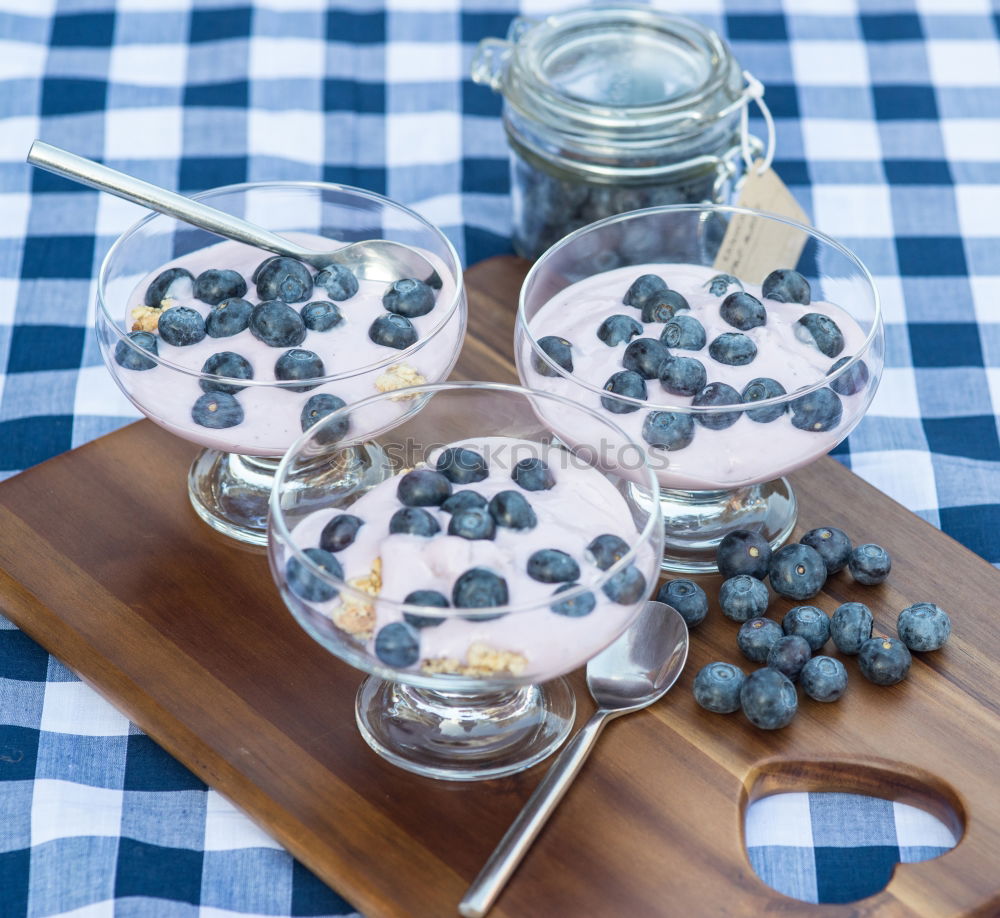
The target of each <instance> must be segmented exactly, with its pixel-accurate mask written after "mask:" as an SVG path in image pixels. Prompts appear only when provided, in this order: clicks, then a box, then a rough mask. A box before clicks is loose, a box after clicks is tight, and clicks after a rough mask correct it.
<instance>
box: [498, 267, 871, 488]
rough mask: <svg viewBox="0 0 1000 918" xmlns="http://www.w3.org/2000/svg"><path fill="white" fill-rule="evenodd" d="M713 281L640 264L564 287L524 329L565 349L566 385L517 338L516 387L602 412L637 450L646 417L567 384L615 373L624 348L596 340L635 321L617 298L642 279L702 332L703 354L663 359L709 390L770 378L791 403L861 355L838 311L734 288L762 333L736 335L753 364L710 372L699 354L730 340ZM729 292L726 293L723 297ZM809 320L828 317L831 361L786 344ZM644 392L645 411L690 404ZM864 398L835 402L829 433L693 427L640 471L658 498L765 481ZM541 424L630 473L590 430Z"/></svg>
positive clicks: (782, 424)
mask: <svg viewBox="0 0 1000 918" xmlns="http://www.w3.org/2000/svg"><path fill="white" fill-rule="evenodd" d="M718 273H719V272H718V271H716V270H714V269H712V268H709V267H704V266H702V265H690V264H648V265H638V266H633V267H627V268H616V269H615V270H612V271H606V272H604V273H601V274H596V275H593V276H592V277H588V278H586V279H584V280H582V281H578V282H577V283H575V284H572V285H571V286H569V287H567V288H566V289H564V290H562V291H560V292H559V293H558V294H557V295H556V296H554V297H553V298H552V299H551V300H550V301H549V302H548V303H546V304H545V305H544V306H542V308H541V309H539V311H538V312H537V313H536V314H535V315H534V316H533V317H532V319H531V320H530V323H529V325H530V331H531V334H532V335H533V336H534V338H535V340H536V341H537V340H538V339H540V338H542V337H544V336H546V335H558V336H560V337H563V338H566V339H567V340H569V341H570V342H571V343H572V345H573V352H572V354H573V374H572V375H571V376H570V377H569V378H567V377H563V376H544V375H542V374H541V373H539V372H538V371H537V370H536V369H535V367H534V365H533V360H532V357H531V345H530V343H529V342H528V341H527V339H526V338H522V340H521V341H520V342H519V345H518V351H519V353H518V355H517V356H518V368H519V372H520V375H521V379H522V382H523V384H524V385H526V386H528V387H530V388H533V389H540V390H542V391H546V392H554V393H556V394H558V395H562V396H564V397H567V398H572V399H574V400H576V401H578V402H579V403H580V404H582V405H584V406H586V407H588V408H592V409H595V410H597V411H600V412H604V413H605V414H606V415H607V417H608V418H609V419H610V420H612V421H613V422H614V423H616V424H617V425H619V426H620V427H621V428H622V429H623V430H624V431H625V433H626V434H628V436H629V437H630V438H631V439H632V440H633V441H635V442H636V443H639V444H642V445H643V446H646V441H645V440H644V438H643V435H642V427H643V422H644V421H645V419H646V416H647V415H648V414H649V410H648V409H645V408H640V409H639V410H638V411H633V412H631V413H627V414H612V413H611V412H609V411H607V409H606V408H603V407H602V405H601V398H600V395H598V394H597V393H595V392H592V391H590V390H589V389H586V388H585V387H583V386H581V385H579V383H578V382H576V380H584V381H586V382H588V383H590V384H591V385H594V386H597V387H602V386H603V385H604V384H605V382H607V380H608V378H609V377H611V376H612V374H614V373H616V372H619V371H620V370H622V369H623V366H622V357H623V355H624V353H625V348H626V344H625V343H622V344H619V345H616V346H614V347H609V346H608V345H607V344H605V343H604V342H603V341H601V340H600V339H599V338H598V337H597V329H598V328H599V326H600V325H601V323H602V322H603V321H604V320H605V319H606V318H607V317H608V316H610V315H614V314H616V313H620V314H624V315H628V316H631V317H633V318H635V319H637V320H639V321H641V318H640V312H639V310H638V309H635V308H633V307H631V306H626V305H624V304H623V303H622V297H623V296H624V295H625V292H626V291H627V290H628V288H629V285H630V284H631V283H632V282H633V281H634V280H635V279H636V278H637V277H639V276H640V275H642V274H657V275H659V276H661V277H662V278H663V279H664V280H665V281H666V282H667V284H668V286H669V287H670V288H671V289H672V290H676V291H678V292H679V293H681V294H683V296H684V297H685V299H686V300H687V301H688V303H689V304H690V306H691V309H690V311H686V310H685V311H683V312H682V313H679V314H681V315H690V316H693V317H694V318H696V319H698V321H700V322H701V323H702V325H704V327H705V333H706V346H705V347H704V348H702V349H701V350H700V351H691V350H683V349H680V348H676V349H671V350H670V353H671V354H675V355H678V356H684V357H694V358H696V359H697V360H700V361H701V362H702V363H703V364H704V366H705V369H706V371H707V374H708V381H709V382H710V383H711V382H723V383H728V384H729V385H730V386H732V387H733V388H734V389H736V390H737V391H738V392H740V391H742V390H743V387H744V386H745V385H746V384H747V383H748V382H750V381H751V380H752V379H756V378H758V377H771V378H773V379H776V380H778V382H780V383H781V384H782V385H783V386H784V387H785V390H786V391H787V392H789V393H792V392H794V391H795V390H796V389H799V388H801V387H803V386H808V385H812V384H814V383H816V382H817V381H818V380H820V379H821V378H822V377H823V376H824V375H825V374H826V372H827V371H828V370H829V369H830V367H831V366H833V364H834V363H835V362H836V361H837V360H839V359H840V358H841V357H844V356H848V355H853V354H857V353H859V351H860V350H862V348H863V347H864V344H865V340H866V332H865V331H864V330H863V329H862V328H861V326H860V325H859V324H858V323H857V322H856V321H855V320H854V318H853V317H852V316H851V315H850V314H848V313H847V312H846V311H845V310H843V309H841V308H840V307H838V306H835V305H833V304H831V303H817V302H813V303H811V304H810V305H809V306H802V305H800V304H798V303H779V302H777V301H776V300H770V299H765V298H764V297H763V296H762V295H761V289H760V286H759V285H755V284H747V283H744V285H743V288H744V289H745V290H746V292H747V293H750V294H752V295H753V296H755V297H756V298H757V299H758V300H760V301H761V302H762V303H763V304H764V307H765V309H766V310H767V323H766V325H763V326H760V327H757V328H752V329H750V330H748V331H744V332H742V333H743V334H745V335H747V336H748V337H749V338H751V339H753V341H754V344H755V345H756V346H757V356H756V358H755V359H754V360H753V361H751V362H750V363H749V364H747V365H745V366H729V365H727V364H723V363H719V362H717V361H716V360H714V359H713V358H712V357H710V356H709V353H708V344H710V343H711V342H712V340H713V339H714V338H715V337H717V336H718V335H719V334H722V333H723V332H737V331H740V330H739V329H736V328H734V327H733V326H731V325H729V324H728V323H727V322H726V321H725V320H724V319H723V318H722V317H721V315H720V314H719V306H720V304H721V303H722V300H723V299H724V297H719V296H715V295H713V294H712V293H710V292H709V291H708V288H707V286H706V284H707V282H708V280H709V279H710V278H712V277H714V276H715V275H717V274H718ZM738 289H739V288H738V287H732V286H731V287H730V288H729V291H728V292H729V293H732V292H734V291H735V290H738ZM810 312H816V313H821V314H823V315H826V316H829V317H830V318H831V319H833V320H834V321H835V322H836V323H837V325H838V326H839V328H840V330H841V333H842V334H843V336H844V342H845V345H844V349H843V351H842V352H841V353H840V354H839V355H838V356H837V357H835V358H830V357H827V356H825V355H824V354H823V353H822V352H821V351H820V350H819V349H818V348H817V347H815V345H813V344H811V343H806V342H803V341H801V340H799V339H798V338H796V336H795V333H794V330H793V327H794V325H795V323H796V322H797V320H798V319H799V318H800V317H801V316H803V315H805V314H806V313H810ZM663 325H664V323H659V322H651V323H647V324H646V325H645V330H644V332H643V337H647V338H656V339H659V337H660V332H661V331H662V330H663ZM633 340H634V339H633ZM646 387H647V391H648V394H647V401H648V402H651V403H654V404H656V405H658V406H659V405H662V406H663V407H664V408H670V407H671V406H674V407H676V406H683V405H690V404H691V401H692V398H691V397H684V396H678V395H672V394H670V393H669V392H667V391H666V390H664V389H663V387H662V386H661V385H660V382H659V380H657V379H650V380H647V381H646ZM871 390H872V385H871V384H869V385H868V386H866V387H864V388H863V389H862V390H861V391H860V392H858V393H857V394H855V395H848V396H845V395H841V396H840V399H841V401H842V403H843V417H842V418H841V420H840V422H839V424H838V425H837V426H836V427H834V428H833V429H831V430H828V431H824V432H814V431H809V430H800V429H799V428H796V427H794V426H793V425H792V422H791V417H790V415H789V414H788V413H787V412H786V413H785V414H784V415H782V416H781V417H779V418H778V419H777V420H775V421H772V422H770V423H758V422H756V421H752V420H751V419H750V418H748V417H747V416H746V415H745V414H744V415H741V416H740V418H739V419H738V420H737V421H736V423H734V424H733V425H732V426H731V427H728V428H725V429H723V430H711V429H708V428H705V427H702V426H701V425H700V424H697V423H696V424H695V434H694V439H693V441H692V442H691V443H690V444H689V445H688V446H686V447H684V448H683V449H677V450H670V451H668V450H664V449H662V448H647V450H646V451H647V453H648V456H649V462H650V465H651V466H652V467H653V469H654V471H655V472H656V475H657V478H658V480H659V483H660V486H661V487H663V488H678V489H689V490H711V489H717V488H718V489H724V488H734V487H738V486H742V485H750V484H756V483H759V482H762V481H768V480H770V479H773V478H776V477H778V476H780V475H784V474H787V473H788V472H791V471H793V470H795V469H797V468H800V467H801V466H804V465H806V464H808V463H810V462H812V461H813V460H815V459H817V458H819V457H820V456H823V455H825V454H826V453H828V452H829V451H830V450H831V449H832V448H833V447H834V446H836V445H837V443H839V442H840V441H841V440H842V439H843V438H844V436H846V434H847V432H848V431H849V430H850V429H851V428H852V427H853V426H854V424H855V423H856V422H857V421H858V420H859V419H860V417H861V415H862V414H863V413H864V411H865V408H866V407H867V404H868V401H869V399H870V396H871ZM720 410H725V409H720ZM546 420H547V421H548V422H549V423H550V425H551V426H552V428H553V429H554V430H556V431H558V432H559V435H560V436H561V437H562V438H563V439H564V440H566V442H568V443H572V444H575V445H580V444H587V445H592V446H597V445H599V446H600V449H601V454H602V455H603V456H604V457H605V459H604V462H603V465H604V467H606V468H608V469H609V470H612V471H617V472H618V473H619V474H622V475H624V476H625V477H630V476H629V473H630V471H631V469H634V468H635V467H636V466H637V461H636V458H635V457H634V456H632V455H631V452H630V451H628V450H625V451H624V452H622V453H619V451H620V450H623V447H624V444H621V443H611V444H608V443H606V440H607V436H606V431H604V430H603V429H599V428H598V427H597V425H596V424H595V425H594V427H593V428H592V429H590V430H588V429H585V428H584V427H576V428H574V429H573V430H563V429H562V428H561V427H560V424H559V419H558V418H548V417H546ZM630 456H631V460H632V462H631V465H630V464H629V457H630ZM622 457H624V459H622ZM619 460H621V461H619Z"/></svg>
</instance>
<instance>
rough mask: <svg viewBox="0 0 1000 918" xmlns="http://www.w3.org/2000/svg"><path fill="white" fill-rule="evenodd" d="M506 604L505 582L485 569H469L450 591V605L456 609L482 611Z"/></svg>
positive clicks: (480, 619)
mask: <svg viewBox="0 0 1000 918" xmlns="http://www.w3.org/2000/svg"><path fill="white" fill-rule="evenodd" d="M507 602H508V593H507V581H506V580H504V579H503V577H500V576H499V575H497V574H494V573H493V571H490V570H487V569H486V568H485V567H470V568H469V569H468V570H467V571H466V572H465V573H464V574H462V575H461V576H460V577H459V578H458V579H457V580H456V581H455V585H454V586H453V587H452V590H451V604H452V605H453V606H455V607H456V608H458V609H484V608H488V607H489V606H505V605H507ZM477 620H479V621H482V620H483V619H482V618H481V617H480V618H478V619H477Z"/></svg>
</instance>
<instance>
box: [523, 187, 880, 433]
mask: <svg viewBox="0 0 1000 918" xmlns="http://www.w3.org/2000/svg"><path fill="white" fill-rule="evenodd" d="M684 212H702V213H726V214H731V215H733V216H748V217H754V218H762V219H765V220H774V221H777V222H779V223H784V224H787V225H788V226H791V227H794V228H795V229H798V230H802V231H803V232H805V233H807V234H808V235H809V236H811V237H812V238H814V239H816V240H817V241H819V242H821V243H824V244H826V245H828V246H830V247H831V248H833V249H834V250H836V251H838V252H839V253H840V254H841V255H843V256H844V257H846V258H847V260H848V261H849V262H852V263H853V264H854V266H855V267H856V268H857V269H858V271H859V273H860V274H861V277H862V278H863V279H864V280H865V281H866V282H867V287H868V289H869V290H870V291H871V294H872V302H873V305H874V307H875V311H874V313H873V316H872V320H871V322H872V326H871V328H870V329H869V331H868V334H867V335H866V336H865V340H864V341H863V342H862V344H861V347H860V348H859V349H858V352H857V353H856V354H854V355H853V356H851V358H850V359H849V360H848V361H847V362H846V363H845V364H844V365H843V366H842V367H839V368H838V369H837V372H836V373H830V374H828V375H826V376H823V377H821V378H820V379H819V380H817V381H816V382H814V383H810V384H809V385H808V386H801V387H800V388H798V389H796V390H794V391H793V392H786V393H785V394H784V395H778V396H773V397H771V398H762V399H759V400H757V401H754V402H742V401H741V402H732V403H726V404H722V405H672V404H670V403H666V402H652V401H649V400H647V399H638V398H633V397H631V396H628V395H617V394H611V395H609V394H608V392H607V390H606V389H604V388H603V387H602V386H597V385H595V384H593V383H591V382H587V381H586V380H584V379H582V378H580V377H579V376H577V375H576V374H574V373H568V372H566V370H564V369H563V368H562V367H561V366H560V365H559V364H558V363H556V362H555V361H554V360H553V359H552V358H551V357H550V356H549V355H548V354H546V353H545V351H543V350H542V349H541V347H539V346H538V339H536V338H535V336H534V335H533V334H532V333H531V329H530V327H529V324H528V320H527V318H526V317H525V311H526V303H525V291H526V290H527V289H528V286H529V282H530V281H532V280H533V279H534V277H535V275H536V272H539V271H540V270H541V268H542V266H543V263H544V262H545V260H546V259H547V258H548V257H549V256H550V255H554V254H555V253H556V252H558V251H559V250H560V249H562V248H563V247H564V246H566V245H569V244H570V243H572V242H574V241H576V240H577V239H579V238H581V237H583V236H585V235H586V234H587V233H589V232H592V231H593V230H596V229H599V228H602V227H606V226H612V225H614V224H615V223H621V222H625V221H628V220H632V219H636V218H638V217H644V216H649V215H652V214H660V213H684ZM612 270H616V269H612ZM600 273H604V272H597V273H596V274H592V275H589V277H596V276H597V274H600ZM564 289H565V288H564ZM882 329H883V318H882V301H881V298H880V296H879V292H878V287H876V286H875V280H874V278H873V277H872V275H871V272H870V271H869V270H868V268H867V267H866V266H865V264H864V262H862V261H861V259H860V258H858V256H857V255H855V254H854V252H852V251H851V250H850V249H849V248H847V246H845V245H843V243H840V242H838V241H837V240H836V239H834V238H832V237H831V236H828V235H826V233H822V232H820V231H819V230H817V229H815V228H813V227H811V226H807V225H806V224H804V223H800V222H799V221H797V220H792V219H791V218H789V217H784V216H782V215H781V214H772V213H768V212H767V211H763V210H752V209H750V208H748V207H733V206H730V205H725V204H663V205H660V206H658V207H646V208H642V209H640V210H630V211H627V212H626V213H623V214H615V215H614V216H611V217H605V218H604V219H603V220H597V221H595V222H593V223H588V224H587V225H586V226H582V227H580V228H579V229H577V230H574V231H573V232H572V233H570V234H569V235H567V236H564V237H563V238H562V239H560V240H559V241H558V242H556V243H555V244H553V245H552V246H550V247H549V248H548V249H546V250H545V251H544V252H543V253H542V254H541V255H539V256H538V259H537V260H536V261H535V263H534V264H533V265H532V266H531V268H530V270H529V271H528V273H527V274H526V275H525V278H524V281H523V282H522V284H521V289H520V292H519V294H518V304H517V318H516V330H517V332H520V333H523V334H524V336H525V338H526V339H527V341H528V342H529V344H530V346H531V352H532V356H533V357H538V358H540V359H541V360H542V361H543V362H544V363H546V364H548V366H549V367H550V369H551V370H552V371H553V372H551V373H549V374H548V375H549V376H561V377H562V378H563V379H566V380H568V381H569V382H571V383H573V384H574V385H577V386H580V387H581V388H583V389H588V390H589V391H591V392H594V393H595V394H597V395H599V396H601V397H603V398H613V399H614V400H615V401H617V402H623V403H625V404H629V405H635V406H636V408H641V409H645V410H648V411H671V412H675V413H678V414H692V415H695V416H699V415H701V416H711V415H716V414H720V413H732V412H734V411H744V410H753V411H756V410H758V409H761V408H770V407H779V406H781V407H787V406H788V405H790V404H791V403H792V402H794V401H796V400H798V399H800V398H803V397H804V396H806V395H810V394H811V393H813V392H817V391H818V390H820V389H824V388H826V387H828V386H829V385H830V383H831V382H834V381H836V380H838V379H840V378H842V377H843V376H845V374H847V373H850V372H851V370H852V369H853V368H854V367H855V366H857V365H858V364H860V363H862V362H863V358H864V357H865V356H866V355H868V354H869V353H870V351H871V350H872V347H873V346H874V344H875V342H876V341H877V340H878V339H879V338H880V336H881V334H882ZM515 337H516V335H515ZM514 356H515V360H517V361H518V363H520V349H519V348H518V349H516V352H515V355H514ZM518 370H519V374H520V366H519V367H518ZM875 375H880V374H875ZM834 391H836V390H834ZM743 406H746V407H743Z"/></svg>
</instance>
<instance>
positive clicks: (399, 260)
mask: <svg viewBox="0 0 1000 918" xmlns="http://www.w3.org/2000/svg"><path fill="white" fill-rule="evenodd" d="M27 162H28V163H30V164H31V165H32V166H36V167H37V168H39V169H45V170H46V171H48V172H53V173H55V174H56V175H61V176H62V177H63V178H67V179H70V180H71V181H74V182H80V183H81V184H83V185H88V186H89V187H91V188H96V189H97V190H98V191H106V192H108V193H109V194H113V195H116V196H118V197H119V198H124V199H125V200H126V201H131V202H132V203H133V204H139V205H141V206H143V207H148V208H149V209H150V210H155V211H158V212H159V213H161V214H167V216H170V217H175V218H176V219H178V220H181V221H183V222H184V223H188V224H190V225H191V226H197V227H199V228H201V229H204V230H208V232H210V233H215V234H216V235H217V236H222V237H224V238H226V239H234V240H236V241H237V242H245V243H247V244H248V245H253V246H256V247H257V248H259V249H264V250H265V251H267V252H274V253H275V254H276V255H287V256H289V257H290V258H295V259H297V260H299V261H302V262H305V263H306V264H307V265H310V266H311V267H313V268H317V269H323V268H328V267H330V266H331V265H339V266H341V267H344V268H347V269H348V270H350V271H352V272H353V273H354V274H355V275H357V276H358V277H359V278H363V279H365V280H377V281H387V282H389V283H391V282H393V281H397V280H401V279H403V278H414V279H415V280H420V281H423V282H424V283H426V284H428V285H430V286H431V287H434V288H435V289H438V288H440V286H441V279H440V278H439V277H438V275H437V272H436V271H435V270H434V267H433V265H431V263H430V262H429V261H428V260H427V259H426V258H424V256H423V255H421V254H420V253H419V252H418V251H417V250H416V249H414V248H411V247H410V246H408V245H405V244H403V243H402V242H391V241H389V240H388V239H365V240H362V241H360V242H352V243H350V244H348V245H344V246H341V247H340V248H337V249H331V250H330V251H328V252H317V251H315V250H314V249H307V248H305V247H303V246H301V245H298V244H296V243H294V242H291V241H290V240H288V239H285V238H284V237H283V236H279V235H278V234H277V233H272V232H271V231H270V230H266V229H264V228H263V227H261V226H257V225H256V224H255V223H250V222H249V221H247V220H243V219H241V218H240V217H234V216H233V215H232V214H227V213H226V212H225V211H222V210H216V209H215V208H214V207H209V206H208V205H207V204H203V203H201V202H200V201H193V200H192V199H191V198H188V197H185V196H184V195H182V194H177V193H176V192H174V191H168V190H167V189H166V188H160V187H159V186H158V185H153V184H152V183H150V182H146V181H143V180H142V179H138V178H135V176H132V175H126V174H125V173H124V172H119V171H118V170H117V169H112V168H110V167H109V166H105V165H102V164H101V163H96V162H94V161H93V160H90V159H87V158H86V157H84V156H78V155H77V154H76V153H70V152H69V151H68V150H63V149H60V148H59V147H56V146H53V145H52V144H50V143H45V142H43V141H41V140H36V141H35V142H34V143H32V145H31V148H30V149H29V150H28V156H27Z"/></svg>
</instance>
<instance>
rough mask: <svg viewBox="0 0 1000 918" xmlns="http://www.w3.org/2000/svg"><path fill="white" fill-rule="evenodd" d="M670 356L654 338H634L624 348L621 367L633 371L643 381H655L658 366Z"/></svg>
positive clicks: (658, 369)
mask: <svg viewBox="0 0 1000 918" xmlns="http://www.w3.org/2000/svg"><path fill="white" fill-rule="evenodd" d="M669 356H670V352H669V351H668V350H667V349H666V347H664V345H662V344H660V342H659V341H657V340H656V339H655V338H636V339H635V341H632V342H630V343H629V345H628V347H626V348H625V354H624V356H623V357H622V366H623V367H625V369H626V370H634V371H635V372H636V373H638V374H639V375H640V376H641V377H642V378H643V379H656V377H657V376H659V375H660V366H661V365H662V364H663V361H664V360H666V359H667V358H668V357H669Z"/></svg>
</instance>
